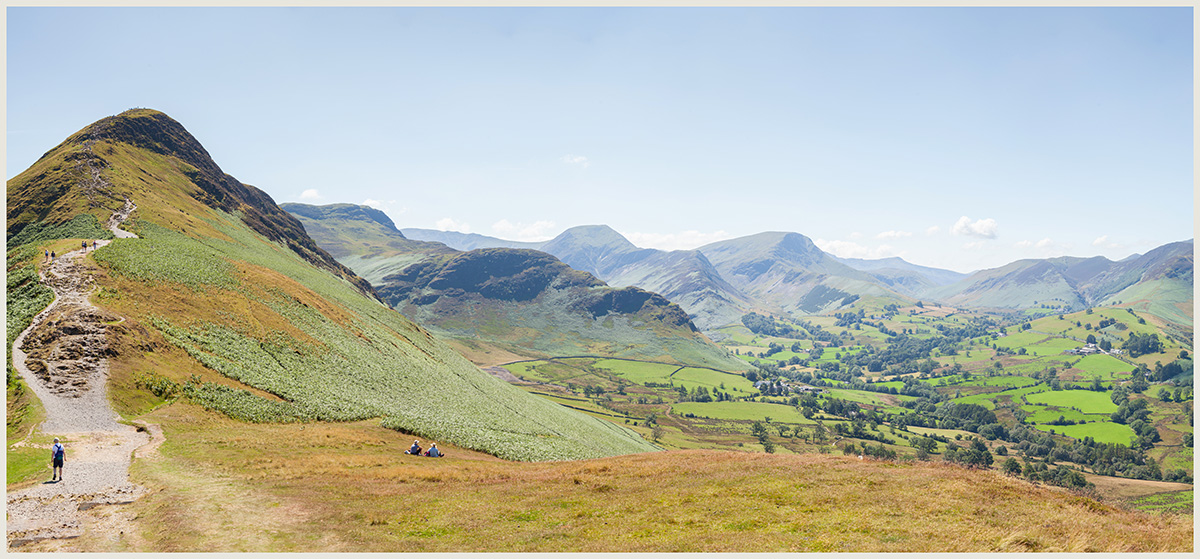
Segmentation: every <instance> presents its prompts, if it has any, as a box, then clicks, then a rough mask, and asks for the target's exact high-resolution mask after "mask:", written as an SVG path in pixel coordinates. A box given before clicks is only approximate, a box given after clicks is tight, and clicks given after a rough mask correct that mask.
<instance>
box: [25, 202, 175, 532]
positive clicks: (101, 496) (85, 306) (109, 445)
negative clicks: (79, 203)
mask: <svg viewBox="0 0 1200 559" xmlns="http://www.w3.org/2000/svg"><path fill="white" fill-rule="evenodd" d="M134 209H136V206H135V205H134V204H133V202H132V201H131V200H129V199H126V200H125V205H124V207H123V208H121V209H120V210H118V211H117V212H115V213H114V214H113V216H112V218H111V219H110V220H109V222H108V227H109V229H110V230H111V231H112V232H113V234H114V235H116V236H117V237H119V238H136V235H134V234H133V233H130V232H128V231H124V230H121V229H120V228H119V227H118V226H119V225H120V224H121V223H122V222H124V220H125V219H127V218H128V217H129V214H130V213H132V211H133V210H134ZM110 242H111V241H107V240H100V241H96V245H95V246H96V250H99V249H100V248H103V247H104V246H107V245H108V244H109V243H110ZM84 256H85V251H84V249H80V250H75V251H72V252H68V253H66V254H64V255H62V256H59V257H58V258H55V259H54V260H53V261H52V262H50V263H49V264H48V265H47V266H46V267H45V268H44V271H43V272H42V274H41V276H40V279H41V281H42V283H44V284H46V285H47V286H49V287H50V288H51V289H52V290H53V291H54V301H53V302H51V303H50V305H49V306H47V307H46V309H45V310H43V311H42V312H40V313H38V315H37V316H36V317H34V319H33V321H32V323H31V324H30V326H29V327H28V328H26V329H25V331H24V332H22V333H21V335H20V336H18V337H17V339H16V341H15V342H13V348H12V350H13V357H12V359H13V366H14V368H16V370H17V371H18V372H19V373H20V374H21V377H22V378H23V379H24V381H25V383H26V384H27V385H28V386H29V388H30V389H31V390H33V392H34V394H36V395H37V397H38V399H39V400H41V402H42V405H43V406H44V408H45V411H46V420H45V421H44V422H43V423H42V424H41V425H40V426H38V427H37V429H38V430H40V431H41V432H43V433H45V434H46V435H47V436H55V437H59V438H61V439H62V440H63V442H64V444H65V446H66V447H67V460H66V463H65V465H64V468H63V476H62V478H63V479H62V480H61V481H59V482H50V481H47V482H43V483H40V484H38V485H35V486H33V487H30V488H28V489H24V490H21V491H15V492H13V493H9V494H8V496H7V505H6V506H7V512H8V522H7V527H8V528H7V537H8V546H9V547H10V548H16V547H20V546H22V545H25V544H28V543H32V542H36V541H40V540H47V539H67V538H75V537H78V536H79V535H81V534H82V531H83V529H84V524H85V523H86V522H88V520H87V519H86V518H85V517H87V516H89V513H88V512H86V511H89V510H91V509H93V508H94V507H96V506H98V505H114V504H128V503H130V502H133V500H135V499H137V498H138V497H139V496H141V495H142V494H143V493H144V491H145V490H144V489H143V488H142V487H139V486H137V485H134V484H132V483H130V481H129V464H130V459H131V456H132V454H133V453H134V452H135V451H137V450H138V449H139V448H142V447H144V446H146V445H148V444H149V443H151V442H152V439H151V437H150V436H149V435H147V434H146V433H145V432H143V430H142V429H137V428H134V427H131V426H129V425H124V424H122V423H119V421H118V420H119V417H118V416H117V414H116V413H114V412H113V410H112V408H111V407H110V406H109V404H108V400H107V398H106V396H107V391H106V381H107V377H108V360H107V359H106V358H105V357H104V353H105V348H106V347H107V342H106V339H105V329H106V328H105V324H106V323H112V322H115V321H120V320H123V319H122V318H121V317H118V316H114V315H112V314H110V313H107V312H104V311H101V310H100V309H97V308H96V307H95V306H93V305H92V304H91V303H90V302H89V301H88V294H89V292H90V291H91V290H92V287H93V282H92V280H91V278H90V276H88V275H87V274H85V272H84V268H83V266H82V265H80V262H79V261H80V259H82V258H83V257H84ZM143 427H144V428H146V427H145V426H143ZM149 429H150V430H151V431H152V432H156V433H157V431H158V430H157V429H156V428H155V427H153V426H151V427H149ZM160 441H161V435H158V436H155V437H154V441H153V442H160ZM18 444H22V443H18ZM48 453H49V450H47V454H48ZM117 524H118V526H117V527H116V529H117V530H118V531H120V532H123V531H124V530H122V528H121V526H120V524H121V523H120V521H118V523H117Z"/></svg>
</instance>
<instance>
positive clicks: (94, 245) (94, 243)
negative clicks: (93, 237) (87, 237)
mask: <svg viewBox="0 0 1200 559" xmlns="http://www.w3.org/2000/svg"><path fill="white" fill-rule="evenodd" d="M92 250H96V241H92Z"/></svg>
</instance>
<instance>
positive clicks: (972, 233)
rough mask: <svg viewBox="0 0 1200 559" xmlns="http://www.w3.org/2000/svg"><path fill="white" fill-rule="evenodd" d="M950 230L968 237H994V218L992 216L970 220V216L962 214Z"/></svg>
mask: <svg viewBox="0 0 1200 559" xmlns="http://www.w3.org/2000/svg"><path fill="white" fill-rule="evenodd" d="M950 232H952V233H954V234H955V235H965V236H968V237H979V238H981V239H995V238H996V220H994V219H992V218H990V217H989V218H987V219H980V220H977V221H971V218H969V217H967V216H965V215H964V216H962V217H960V218H958V221H956V222H955V223H954V227H953V228H952V229H951V230H950Z"/></svg>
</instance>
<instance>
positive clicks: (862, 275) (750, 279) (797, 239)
mask: <svg viewBox="0 0 1200 559" xmlns="http://www.w3.org/2000/svg"><path fill="white" fill-rule="evenodd" d="M699 250H700V252H702V253H704V255H705V256H706V257H708V259H709V260H710V261H711V262H712V263H713V265H714V266H716V268H717V270H718V271H720V273H721V275H722V276H723V277H725V278H726V279H727V280H728V281H729V282H730V283H732V284H733V285H735V286H737V287H738V288H739V289H741V290H742V291H743V292H745V293H747V294H748V295H750V296H751V297H754V298H755V299H756V300H758V301H760V302H763V303H766V304H769V305H772V306H774V307H776V308H780V309H782V310H784V311H786V312H796V313H799V314H817V313H821V312H826V311H830V310H833V309H836V308H838V307H840V306H842V305H845V304H848V303H849V302H851V301H853V300H854V299H855V298H857V297H868V296H870V297H880V296H882V297H886V296H891V297H894V298H896V299H897V300H898V301H906V300H908V298H907V297H904V296H902V295H899V294H897V293H895V292H892V291H891V290H889V289H887V288H886V287H883V286H882V285H880V283H879V282H878V281H877V280H876V279H875V278H874V277H872V276H871V275H870V274H868V273H866V272H862V271H859V270H855V269H854V268H851V267H850V266H847V265H845V264H842V263H841V262H838V261H837V260H836V259H834V258H833V257H832V256H829V255H828V254H826V253H825V252H824V251H822V250H821V249H820V248H818V247H817V246H816V245H815V244H813V242H812V240H810V239H809V238H808V237H805V236H804V235H800V234H798V233H783V232H767V233H759V234H757V235H750V236H747V237H740V238H737V239H730V240H727V241H718V242H715V243H710V244H708V245H705V246H702V247H700V248H699Z"/></svg>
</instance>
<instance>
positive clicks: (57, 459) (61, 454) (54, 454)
mask: <svg viewBox="0 0 1200 559" xmlns="http://www.w3.org/2000/svg"><path fill="white" fill-rule="evenodd" d="M66 457H67V449H65V448H63V445H62V443H60V442H58V437H54V445H53V446H51V447H50V463H51V464H52V465H53V467H54V470H53V472H54V474H53V476H52V477H51V478H50V481H54V480H56V479H57V480H58V481H62V467H63V460H64V459H65V458H66Z"/></svg>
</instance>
